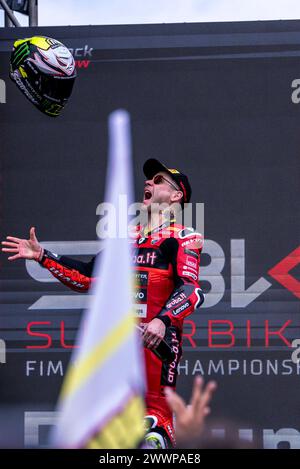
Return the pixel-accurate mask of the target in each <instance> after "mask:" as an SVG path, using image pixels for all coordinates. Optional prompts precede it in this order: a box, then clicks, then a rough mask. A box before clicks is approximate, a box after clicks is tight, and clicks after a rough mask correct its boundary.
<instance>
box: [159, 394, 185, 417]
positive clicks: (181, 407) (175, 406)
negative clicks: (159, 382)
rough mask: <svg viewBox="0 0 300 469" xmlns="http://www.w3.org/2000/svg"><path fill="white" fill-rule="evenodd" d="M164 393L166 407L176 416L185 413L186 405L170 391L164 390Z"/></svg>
mask: <svg viewBox="0 0 300 469" xmlns="http://www.w3.org/2000/svg"><path fill="white" fill-rule="evenodd" d="M164 393H165V396H166V401H167V403H168V406H169V407H170V409H171V410H172V412H174V413H175V414H176V415H178V414H180V413H181V414H182V413H183V412H184V411H185V408H186V405H185V402H184V400H183V399H182V398H181V397H180V396H179V395H178V394H177V393H176V392H174V391H173V390H172V389H170V388H165V389H164Z"/></svg>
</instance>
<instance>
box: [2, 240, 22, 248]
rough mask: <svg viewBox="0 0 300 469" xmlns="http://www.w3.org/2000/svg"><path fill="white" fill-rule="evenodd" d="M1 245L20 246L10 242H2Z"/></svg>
mask: <svg viewBox="0 0 300 469" xmlns="http://www.w3.org/2000/svg"><path fill="white" fill-rule="evenodd" d="M1 244H3V245H4V246H12V247H16V246H18V244H17V243H11V242H10V241H2V242H1Z"/></svg>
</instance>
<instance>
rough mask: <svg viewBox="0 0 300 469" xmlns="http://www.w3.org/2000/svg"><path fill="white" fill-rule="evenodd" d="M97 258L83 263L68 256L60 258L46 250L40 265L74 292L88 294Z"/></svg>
mask: <svg viewBox="0 0 300 469" xmlns="http://www.w3.org/2000/svg"><path fill="white" fill-rule="evenodd" d="M96 257H97V256H94V257H93V258H92V259H91V260H90V261H89V262H83V261H79V260H77V259H73V258H71V257H68V256H59V255H57V254H54V253H52V252H50V251H48V250H47V249H45V250H44V255H43V258H42V260H41V261H40V265H41V266H42V267H45V268H46V269H48V270H49V272H50V273H51V274H52V275H53V276H54V277H55V278H57V279H58V280H59V281H60V282H62V283H63V284H64V285H66V286H67V287H69V288H71V289H72V290H75V291H77V292H86V291H88V289H89V288H90V285H91V283H92V281H93V280H94V279H93V278H92V273H93V268H94V264H95V259H96Z"/></svg>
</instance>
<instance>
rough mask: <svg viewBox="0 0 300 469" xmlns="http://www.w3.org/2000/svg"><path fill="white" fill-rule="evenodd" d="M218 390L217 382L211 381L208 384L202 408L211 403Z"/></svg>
mask: <svg viewBox="0 0 300 469" xmlns="http://www.w3.org/2000/svg"><path fill="white" fill-rule="evenodd" d="M216 389H217V383H216V382H215V381H209V382H208V383H207V385H206V388H205V390H204V392H203V395H202V400H201V407H206V406H207V405H208V404H209V403H210V401H211V399H212V396H213V393H214V392H215V390H216Z"/></svg>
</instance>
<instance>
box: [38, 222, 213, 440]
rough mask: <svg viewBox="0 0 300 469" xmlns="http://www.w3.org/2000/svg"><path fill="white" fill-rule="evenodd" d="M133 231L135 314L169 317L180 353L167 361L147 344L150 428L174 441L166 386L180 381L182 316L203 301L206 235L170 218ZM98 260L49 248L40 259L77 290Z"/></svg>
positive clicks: (170, 339) (169, 338)
mask: <svg viewBox="0 0 300 469" xmlns="http://www.w3.org/2000/svg"><path fill="white" fill-rule="evenodd" d="M132 236H133V238H134V239H133V240H132V241H133V266H134V276H135V291H134V303H135V305H134V307H135V311H136V315H137V316H138V317H139V321H140V323H141V325H143V323H148V322H150V321H151V320H152V319H153V318H156V317H157V318H159V319H161V320H162V321H163V322H164V324H165V325H166V334H165V341H166V342H167V343H168V344H169V345H170V346H171V347H172V349H173V352H174V355H175V359H174V361H173V362H171V363H168V362H167V361H161V360H160V359H159V358H158V357H157V356H156V355H154V354H153V352H152V351H151V350H149V349H147V348H144V352H145V368H146V375H147V392H146V407H147V415H148V416H150V417H149V418H148V419H146V421H147V420H148V423H150V429H149V431H150V433H151V432H156V431H157V430H158V433H160V434H161V435H162V439H163V440H164V441H168V440H169V442H168V443H170V442H171V445H174V444H175V438H174V428H173V423H172V412H171V410H170V409H169V407H168V405H167V402H166V400H165V396H164V387H165V386H170V387H172V388H175V386H176V378H177V366H178V363H179V360H180V357H181V355H182V328H183V319H184V318H185V317H186V316H188V315H189V314H191V313H192V312H193V311H194V310H195V309H196V308H198V307H199V306H200V304H202V302H203V300H204V296H203V293H202V291H201V289H200V287H199V283H198V278H199V263H200V252H201V250H202V246H203V237H202V235H200V234H199V233H195V232H194V230H193V229H192V228H185V227H184V226H182V225H178V224H176V223H174V222H165V223H164V224H162V225H161V226H159V227H157V228H155V229H154V230H152V231H151V232H149V233H147V235H145V234H144V233H143V232H142V230H140V229H139V228H137V229H135V230H134V234H133V235H132ZM94 262H95V257H94V258H93V259H92V260H91V261H90V262H87V263H86V262H81V261H77V260H74V259H71V258H69V257H66V256H57V255H56V254H53V253H51V252H49V251H47V250H45V251H44V256H43V258H42V260H41V262H40V263H41V265H42V266H43V267H45V268H47V269H48V270H49V271H50V272H51V273H52V275H54V277H56V278H57V279H58V280H60V281H61V282H62V283H64V284H65V285H67V286H68V287H69V288H71V289H72V290H75V291H77V292H86V291H87V290H88V289H89V286H90V284H91V282H92V281H93V278H92V272H93V266H94Z"/></svg>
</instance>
